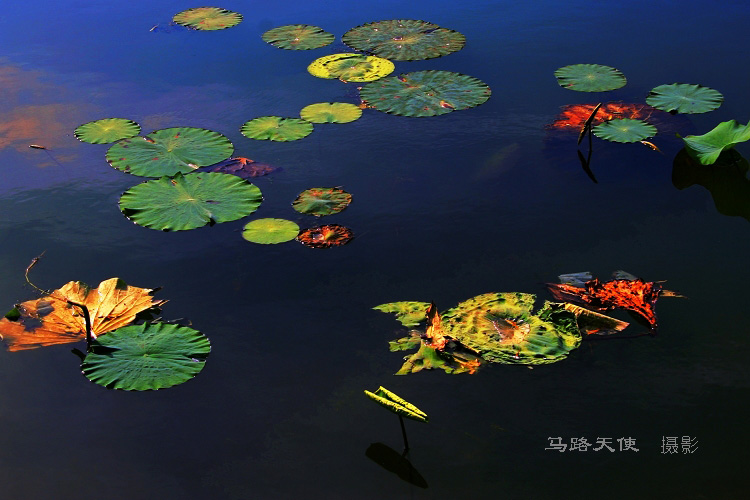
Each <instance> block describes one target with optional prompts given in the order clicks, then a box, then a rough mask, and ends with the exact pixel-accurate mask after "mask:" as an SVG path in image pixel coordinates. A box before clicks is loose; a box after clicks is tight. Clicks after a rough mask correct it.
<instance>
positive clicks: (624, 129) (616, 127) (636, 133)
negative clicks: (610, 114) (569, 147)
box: [591, 118, 657, 142]
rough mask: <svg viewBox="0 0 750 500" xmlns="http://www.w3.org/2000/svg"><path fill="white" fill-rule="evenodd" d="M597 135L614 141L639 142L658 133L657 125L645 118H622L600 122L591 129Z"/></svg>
mask: <svg viewBox="0 0 750 500" xmlns="http://www.w3.org/2000/svg"><path fill="white" fill-rule="evenodd" d="M591 130H592V132H593V133H594V135H595V136H597V137H598V138H600V139H605V140H607V141H612V142H638V141H642V140H644V139H646V138H648V137H653V136H655V135H656V132H657V130H656V127H654V126H653V125H651V124H650V123H646V122H645V121H643V120H634V119H632V118H621V119H619V120H609V121H607V122H604V123H600V124H599V125H597V126H596V127H594V128H593V129H591Z"/></svg>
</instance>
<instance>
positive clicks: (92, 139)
mask: <svg viewBox="0 0 750 500" xmlns="http://www.w3.org/2000/svg"><path fill="white" fill-rule="evenodd" d="M140 133H141V126H140V125H138V124H137V123H136V122H134V121H133V120H128V119H126V118H102V119H101V120H96V121H93V122H88V123H84V124H83V125H79V126H78V127H77V128H76V129H75V131H74V132H73V135H74V136H75V137H76V139H78V140H79V141H82V142H89V143H91V144H106V143H108V142H115V141H119V140H120V139H127V138H129V137H135V136H136V135H138V134H140Z"/></svg>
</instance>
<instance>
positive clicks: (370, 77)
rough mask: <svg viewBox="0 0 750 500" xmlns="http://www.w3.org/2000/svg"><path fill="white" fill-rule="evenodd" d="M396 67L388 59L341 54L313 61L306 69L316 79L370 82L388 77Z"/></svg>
mask: <svg viewBox="0 0 750 500" xmlns="http://www.w3.org/2000/svg"><path fill="white" fill-rule="evenodd" d="M395 68H396V67H395V66H394V65H393V63H392V62H391V61H389V60H388V59H383V58H381V57H375V56H366V55H363V54H353V53H343V54H331V55H329V56H323V57H319V58H318V59H315V60H314V61H313V62H312V63H310V65H309V66H308V67H307V71H308V72H310V74H311V75H313V76H317V77H318V78H328V79H332V78H338V79H339V80H341V81H344V82H372V81H375V80H378V79H380V78H383V77H384V76H388V75H390V74H391V73H392V72H393V70H394V69H395Z"/></svg>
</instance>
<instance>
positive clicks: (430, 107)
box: [360, 70, 491, 116]
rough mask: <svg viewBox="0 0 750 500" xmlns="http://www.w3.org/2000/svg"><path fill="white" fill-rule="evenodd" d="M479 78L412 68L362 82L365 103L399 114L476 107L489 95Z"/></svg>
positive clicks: (432, 113) (440, 112) (435, 113)
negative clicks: (365, 83)
mask: <svg viewBox="0 0 750 500" xmlns="http://www.w3.org/2000/svg"><path fill="white" fill-rule="evenodd" d="M490 94H491V91H490V88H489V87H488V86H487V84H486V83H484V82H483V81H481V80H479V79H477V78H474V77H472V76H468V75H462V74H460V73H453V72H451V71H435V70H427V71H415V72H413V73H406V74H404V75H400V76H391V77H388V78H383V79H382V80H380V81H379V82H374V83H370V84H367V85H365V86H364V87H363V88H362V90H360V97H361V98H362V100H363V101H365V103H366V104H367V106H369V107H372V108H375V109H377V110H379V111H384V112H386V113H393V114H394V115H402V116H435V115H444V114H446V113H450V112H451V111H456V110H459V109H468V108H472V107H474V106H478V105H480V104H482V103H483V102H485V101H486V100H487V99H489V98H490Z"/></svg>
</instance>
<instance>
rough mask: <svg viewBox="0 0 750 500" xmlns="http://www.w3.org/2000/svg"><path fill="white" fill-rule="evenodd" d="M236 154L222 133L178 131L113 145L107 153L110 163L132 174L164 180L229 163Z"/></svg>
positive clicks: (188, 129)
mask: <svg viewBox="0 0 750 500" xmlns="http://www.w3.org/2000/svg"><path fill="white" fill-rule="evenodd" d="M232 151H234V146H232V143H231V142H229V139H227V138H226V137H224V136H223V135H221V134H220V133H218V132H213V131H211V130H206V129H203V128H193V127H174V128H165V129H161V130H156V131H154V132H151V133H150V134H148V135H147V136H146V137H133V138H132V139H123V140H121V141H119V142H117V143H115V144H113V145H112V147H110V148H109V150H108V151H107V161H108V162H109V164H110V165H112V166H113V167H114V168H116V169H117V170H122V171H123V172H127V173H129V174H133V175H140V176H143V177H161V176H164V175H170V176H171V175H175V174H176V173H178V172H181V173H183V174H186V173H188V172H192V171H194V170H195V169H196V168H198V167H205V166H207V165H213V164H214V163H218V162H220V161H222V160H225V159H227V158H228V157H229V156H231V154H232Z"/></svg>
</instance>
